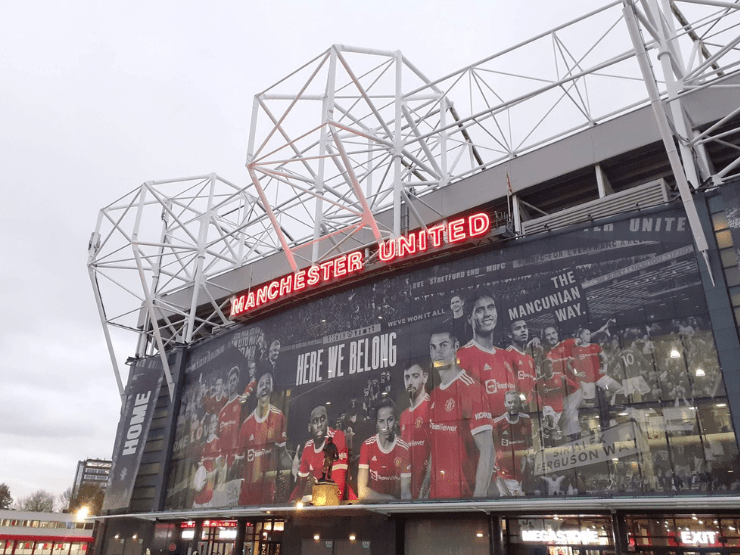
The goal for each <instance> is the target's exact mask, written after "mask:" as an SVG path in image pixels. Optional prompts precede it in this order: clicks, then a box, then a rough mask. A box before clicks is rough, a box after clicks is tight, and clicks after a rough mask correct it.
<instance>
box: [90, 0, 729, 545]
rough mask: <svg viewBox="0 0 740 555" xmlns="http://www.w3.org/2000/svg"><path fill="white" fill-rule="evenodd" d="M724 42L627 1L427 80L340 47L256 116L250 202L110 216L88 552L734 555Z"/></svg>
mask: <svg viewBox="0 0 740 555" xmlns="http://www.w3.org/2000/svg"><path fill="white" fill-rule="evenodd" d="M738 17H740V13H738V9H737V5H735V4H731V3H727V2H718V1H715V0H711V1H709V0H706V1H703V0H702V1H700V0H692V2H676V3H672V2H664V3H660V2H655V1H650V0H648V1H646V2H642V3H639V4H638V3H633V2H631V1H629V0H625V1H624V2H614V3H611V4H609V5H607V6H605V7H604V8H601V9H599V10H596V11H595V12H593V13H591V14H587V15H585V16H584V17H583V18H579V19H578V20H576V21H574V22H571V23H569V24H566V25H563V26H560V27H558V28H556V29H554V30H552V31H550V32H549V33H546V34H543V35H541V36H539V37H536V38H534V39H531V40H529V41H526V42H524V43H522V44H521V45H519V46H518V47H516V48H514V49H511V50H508V51H506V52H504V53H501V54H497V55H494V56H491V57H489V58H486V59H485V60H483V61H482V62H479V63H477V64H474V65H471V66H468V67H466V68H464V69H463V70H460V71H459V72H455V73H453V74H450V75H448V76H446V77H443V78H440V79H437V80H430V79H427V78H426V77H425V76H424V75H423V74H422V73H421V72H420V71H419V69H417V68H416V67H415V66H413V65H412V64H411V63H410V62H409V61H408V60H406V59H405V58H404V57H403V55H401V54H400V53H398V52H377V51H370V50H366V49H355V48H349V47H344V46H334V47H332V48H330V49H329V50H328V51H327V52H325V53H323V54H322V55H320V56H318V57H317V58H315V59H313V60H312V61H310V62H309V63H308V64H306V65H305V66H303V67H302V68H300V69H299V70H296V72H294V73H292V74H291V75H290V76H289V77H288V78H286V79H285V80H283V81H281V82H280V83H278V84H277V85H276V86H275V87H272V88H270V89H268V90H266V91H265V92H263V93H260V94H259V95H257V96H256V97H255V104H254V111H253V121H252V133H251V135H250V141H249V146H248V160H247V170H248V175H249V180H250V182H249V185H248V186H238V185H236V184H234V183H231V182H229V181H226V180H224V179H222V178H220V177H218V176H216V175H206V176H199V177H194V178H192V179H183V180H171V181H162V182H147V183H145V184H143V185H142V186H141V187H140V188H138V189H136V190H135V191H133V192H132V193H130V194H129V195H127V196H125V197H123V198H122V199H119V200H118V201H116V202H115V203H114V204H112V205H110V206H108V207H106V208H105V209H103V210H102V211H101V216H100V219H99V224H98V227H97V229H96V231H95V233H94V234H93V237H92V240H91V243H90V263H89V268H90V275H91V279H92V283H93V287H94V291H95V295H96V299H97V300H98V304H99V307H100V314H101V321H102V322H103V324H104V326H103V327H104V330H105V333H106V338H107V340H108V344H109V347H110V348H111V360H112V363H113V368H114V373H115V375H116V377H117V379H118V383H119V388H120V392H121V397H122V401H123V408H122V413H121V421H120V423H119V428H118V433H117V438H116V444H115V448H114V454H113V469H112V471H111V475H110V480H109V485H108V488H107V490H106V498H105V503H104V513H105V514H104V515H103V518H102V519H101V520H102V526H101V531H100V537H99V538H98V542H97V545H96V550H97V551H98V552H101V553H106V554H109V555H139V554H143V553H147V550H148V552H149V553H153V554H165V553H181V554H185V553H187V554H188V555H189V554H190V553H192V552H194V551H198V552H199V553H201V554H203V553H207V554H208V555H211V554H219V555H232V554H233V555H243V554H248V553H249V554H254V553H264V554H277V553H304V554H314V553H317V554H318V553H326V554H336V555H338V554H345V553H363V554H370V553H373V554H378V553H406V554H409V555H411V554H416V553H427V554H429V553H481V554H483V553H485V554H488V553H495V554H501V553H516V554H520V553H521V554H527V555H529V554H534V553H538V554H539V553H551V554H553V555H554V554H560V553H562V554H567V555H570V554H575V553H590V554H596V553H599V554H601V553H603V554H608V553H626V552H639V553H644V554H645V555H647V554H648V553H650V554H652V553H661V554H664V553H665V554H668V553H681V554H686V553H722V554H729V553H733V552H735V551H738V550H740V495H739V494H738V490H740V462H739V461H738V439H737V435H736V430H737V429H738V426H740V406H738V403H739V402H740V401H738V399H740V397H739V396H738V393H739V392H740V377H739V376H740V341H739V336H738V322H739V321H740V320H739V318H740V266H739V265H738V249H740V215H739V214H738V211H740V177H739V176H738V173H737V171H736V170H737V167H738V166H739V165H740V162H739V161H740V158H738V152H737V151H738V150H740V147H738V143H739V141H738V135H737V133H736V132H737V131H738V126H737V124H738V121H739V120H738V117H737V114H738V113H740V100H738V99H740V95H737V92H736V90H737V87H738V85H740V76H738V74H737V73H736V72H733V71H734V70H733V68H734V67H735V65H736V63H737V61H738V56H737V53H736V51H735V45H736V44H737V43H738V42H740V37H738V36H737V32H736V30H735V27H736V23H737V18H738ZM584 37H585V38H584ZM543 45H544V47H546V48H549V49H550V52H551V53H550V56H551V57H552V56H553V54H552V52H553V51H554V52H555V55H554V59H553V60H552V65H548V66H547V67H539V66H538V64H539V62H538V63H534V62H531V60H535V59H536V60H541V59H542V58H540V57H537V56H534V54H533V53H534V52H536V50H537V49H538V48H541V47H543ZM553 45H555V46H556V47H555V49H554V50H553ZM507 60H508V61H507ZM527 63H531V64H532V66H538V67H530V66H528V65H527ZM507 64H509V65H507ZM512 67H513V68H516V70H514V69H511V68H512ZM532 82H535V83H536V84H535V85H532ZM635 84H637V87H635ZM615 85H618V86H615ZM528 87H529V88H528ZM615 89H616V90H617V91H618V95H616V96H615ZM536 114H540V115H539V116H538V115H536ZM512 121H514V122H515V123H514V124H512ZM127 272H128V273H127ZM103 278H105V283H109V284H113V285H115V286H116V287H119V288H120V289H122V290H125V291H128V292H130V293H132V294H133V299H134V300H133V304H132V305H128V306H127V305H125V303H123V304H121V305H120V310H117V309H118V308H119V307H118V306H115V303H116V302H117V299H118V297H116V295H115V294H112V293H111V292H110V291H109V290H106V289H105V285H104V283H103V281H104V280H103ZM128 279H130V280H131V281H130V282H127V281H126V280H128ZM137 287H138V289H136V288H137ZM104 299H105V300H106V303H105V304H104V303H103V300H104ZM121 329H124V330H129V331H131V332H133V333H134V334H135V335H136V337H137V341H138V343H137V348H136V352H135V356H132V357H130V358H129V359H128V364H129V366H130V370H129V373H128V379H127V383H126V384H125V386H124V384H123V381H122V378H121V373H120V372H119V370H118V368H117V363H116V360H117V359H116V356H115V353H114V351H113V348H112V346H113V340H112V336H111V330H121ZM329 438H331V440H332V441H331V442H330V441H329ZM329 443H333V444H334V445H335V446H336V457H334V458H333V462H330V463H329V464H325V454H326V453H325V451H330V450H325V447H326V445H327V444H329ZM327 468H331V470H332V476H331V478H332V482H330V483H329V485H327V484H321V482H320V481H319V479H320V478H321V477H322V474H323V473H324V472H325V471H326V470H327ZM317 484H318V485H317ZM333 484H336V486H335V485H333ZM335 494H336V495H337V496H338V498H339V501H338V502H333V501H332V500H331V498H332V495H335ZM126 537H136V538H139V539H141V541H137V542H129V543H128V544H122V543H121V542H120V538H126ZM127 546H128V547H127Z"/></svg>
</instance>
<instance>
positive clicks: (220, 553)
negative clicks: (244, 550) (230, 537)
mask: <svg viewBox="0 0 740 555" xmlns="http://www.w3.org/2000/svg"><path fill="white" fill-rule="evenodd" d="M233 552H234V542H233V541H219V540H211V541H210V542H209V545H208V552H207V555H231V554H232V553H233ZM204 555H206V554H204Z"/></svg>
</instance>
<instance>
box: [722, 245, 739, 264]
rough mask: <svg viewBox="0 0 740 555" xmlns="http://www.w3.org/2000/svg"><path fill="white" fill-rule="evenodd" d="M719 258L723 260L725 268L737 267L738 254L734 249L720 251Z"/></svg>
mask: <svg viewBox="0 0 740 555" xmlns="http://www.w3.org/2000/svg"><path fill="white" fill-rule="evenodd" d="M719 256H720V257H721V258H722V267H723V268H729V267H734V266H737V252H736V251H735V249H734V248H732V249H723V250H721V251H719Z"/></svg>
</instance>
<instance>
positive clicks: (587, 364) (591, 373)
mask: <svg viewBox="0 0 740 555" xmlns="http://www.w3.org/2000/svg"><path fill="white" fill-rule="evenodd" d="M600 354H601V347H600V346H599V345H597V344H596V343H589V344H588V345H586V346H583V347H582V346H575V347H573V354H572V357H571V358H572V359H573V361H572V362H571V364H572V365H573V369H574V370H575V371H576V372H578V373H579V374H580V373H584V374H586V376H585V377H584V378H580V380H581V381H582V382H587V383H596V382H598V381H599V379H600V378H602V377H604V375H605V372H604V369H603V368H602V367H601V357H600V356H599V355H600Z"/></svg>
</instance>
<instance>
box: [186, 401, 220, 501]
mask: <svg viewBox="0 0 740 555" xmlns="http://www.w3.org/2000/svg"><path fill="white" fill-rule="evenodd" d="M206 420H207V423H208V430H207V434H208V436H207V437H206V441H205V443H204V444H203V447H202V450H201V455H200V461H199V462H198V469H197V470H196V472H195V497H194V498H193V508H194V509H197V508H199V507H210V506H211V500H212V499H213V489H214V487H215V485H216V481H217V479H218V473H219V472H220V471H221V470H222V468H223V464H224V460H223V457H222V456H221V442H220V441H219V439H218V436H217V435H216V432H217V430H218V415H217V414H213V413H211V414H209V415H208V416H206Z"/></svg>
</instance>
